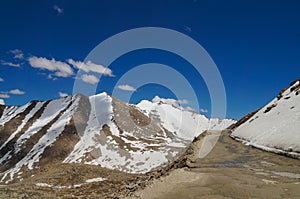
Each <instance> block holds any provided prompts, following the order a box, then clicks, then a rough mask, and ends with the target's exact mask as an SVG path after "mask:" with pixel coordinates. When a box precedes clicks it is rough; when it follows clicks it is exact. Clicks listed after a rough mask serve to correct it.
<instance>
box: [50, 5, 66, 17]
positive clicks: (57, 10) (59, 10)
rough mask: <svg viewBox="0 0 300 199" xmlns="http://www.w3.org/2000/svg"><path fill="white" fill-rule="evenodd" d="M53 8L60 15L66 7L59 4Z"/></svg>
mask: <svg viewBox="0 0 300 199" xmlns="http://www.w3.org/2000/svg"><path fill="white" fill-rule="evenodd" d="M53 9H54V10H55V11H56V12H57V14H58V15H62V14H63V13H64V9H62V8H60V7H58V6H57V5H54V6H53Z"/></svg>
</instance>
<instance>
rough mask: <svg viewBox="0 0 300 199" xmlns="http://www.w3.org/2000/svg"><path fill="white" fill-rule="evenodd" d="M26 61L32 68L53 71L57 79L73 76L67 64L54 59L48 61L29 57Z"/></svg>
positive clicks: (42, 58)
mask: <svg viewBox="0 0 300 199" xmlns="http://www.w3.org/2000/svg"><path fill="white" fill-rule="evenodd" d="M28 61H29V64H30V65H31V66H32V67H34V68H39V69H42V70H49V71H54V72H55V73H54V74H53V75H54V76H57V77H69V76H71V75H73V74H74V72H73V69H72V68H71V67H70V66H69V65H68V64H66V63H64V62H61V61H56V60H55V59H54V58H52V59H51V60H49V59H47V58H44V57H36V56H33V57H30V58H29V59H28ZM51 77H52V75H51Z"/></svg>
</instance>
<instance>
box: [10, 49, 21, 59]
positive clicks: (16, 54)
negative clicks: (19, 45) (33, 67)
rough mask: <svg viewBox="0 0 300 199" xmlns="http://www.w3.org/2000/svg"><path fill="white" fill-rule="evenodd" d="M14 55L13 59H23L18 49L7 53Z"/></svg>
mask: <svg viewBox="0 0 300 199" xmlns="http://www.w3.org/2000/svg"><path fill="white" fill-rule="evenodd" d="M9 52H10V53H11V54H13V55H14V59H24V53H23V52H22V51H21V50H19V49H14V50H10V51H9Z"/></svg>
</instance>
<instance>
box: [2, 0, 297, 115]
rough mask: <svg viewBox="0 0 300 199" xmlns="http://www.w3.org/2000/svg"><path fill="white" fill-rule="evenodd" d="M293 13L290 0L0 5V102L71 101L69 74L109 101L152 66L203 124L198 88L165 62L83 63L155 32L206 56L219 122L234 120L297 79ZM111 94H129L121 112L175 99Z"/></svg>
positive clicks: (142, 55) (152, 56)
mask: <svg viewBox="0 0 300 199" xmlns="http://www.w3.org/2000/svg"><path fill="white" fill-rule="evenodd" d="M299 10H300V3H299V1H296V0H295V1H293V0H289V1H279V0H272V1H271V0H270V1H264V0H263V1H253V0H252V1H248V0H246V1H230V0H229V1H223V0H218V1H217V0H205V1H200V0H190V1H189V0H182V1H180V0H179V1H155V0H153V1H144V0H136V1H46V0H45V1H15V0H10V1H1V3H0V26H1V31H0V35H1V36H0V78H1V79H0V99H4V100H5V103H6V104H8V105H22V104H25V103H27V102H28V101H30V100H48V99H53V98H57V97H59V94H61V95H64V94H72V92H73V85H74V81H75V77H76V74H77V72H78V68H79V66H81V67H85V68H84V69H85V70H94V72H95V71H98V73H101V74H103V75H102V77H103V78H101V80H100V83H99V82H97V81H98V80H97V79H95V78H93V77H92V76H91V75H90V76H85V77H82V78H83V79H84V80H85V81H86V82H88V83H87V84H90V85H97V92H102V91H107V92H109V93H111V92H112V91H113V89H114V88H115V87H118V86H121V85H116V83H117V82H118V79H120V77H121V76H122V74H124V73H126V71H129V70H130V69H132V68H133V67H135V66H137V65H140V64H145V63H151V62H156V63H161V64H165V65H168V66H171V67H173V68H174V69H176V70H178V71H179V72H180V73H181V74H183V75H184V76H185V78H186V79H187V80H188V81H189V82H190V84H191V85H193V89H194V90H196V93H197V97H198V99H199V106H200V108H201V109H203V110H208V112H207V113H205V114H207V115H208V116H209V115H210V110H211V101H210V97H209V94H208V90H207V87H206V85H205V83H204V81H203V80H202V78H201V76H200V75H197V74H196V73H195V71H194V69H193V67H192V66H190V65H189V63H188V62H186V61H185V60H183V59H181V58H180V57H178V56H176V55H174V54H172V53H168V52H164V51H160V50H155V49H148V50H137V51H134V52H131V53H128V54H126V55H124V56H121V57H120V58H119V59H117V60H116V61H115V62H113V63H112V64H111V66H109V68H110V70H103V68H101V67H102V66H101V64H100V63H93V62H91V63H87V62H85V61H84V60H85V57H86V56H87V55H88V54H89V53H90V51H91V50H92V49H93V48H95V47H96V46H97V45H98V44H99V43H100V42H102V41H104V40H105V39H107V38H109V37H111V36H113V35H115V34H117V33H120V32H123V31H126V30H129V29H133V28H139V27H164V28H169V29H173V30H176V31H179V32H181V33H183V34H186V35H188V36H189V37H191V38H193V39H194V40H196V41H197V42H198V43H199V44H201V45H202V46H203V47H204V48H205V49H206V51H207V52H208V53H209V54H210V56H211V57H212V59H213V60H214V62H215V63H216V65H217V67H218V69H219V71H220V73H221V75H222V78H223V81H224V85H225V89H226V94H227V117H230V118H236V119H238V118H240V117H242V116H243V115H244V114H246V113H249V112H251V111H253V110H255V109H256V108H259V107H261V106H263V105H264V104H266V103H267V102H268V101H270V100H271V99H272V98H273V97H275V96H276V95H277V93H278V92H279V91H280V90H281V89H282V88H284V87H287V86H288V85H289V83H290V82H291V81H293V80H295V79H297V78H299V76H300V75H299V72H300V56H299V55H300V12H299ZM93 64H94V65H93ZM89 67H90V68H89ZM88 68H89V69H88ZM91 68H92V69H91ZM81 69H83V68H81ZM101 70H102V72H101ZM99 71H100V72H99ZM157 72H158V73H159V71H157ZM137 78H143V77H137ZM120 88H121V89H125V90H129V91H125V90H122V92H133V93H132V97H131V102H138V101H139V100H141V99H151V98H153V97H154V96H155V95H160V96H161V97H175V96H176V95H175V94H174V93H173V92H172V91H171V90H170V89H168V88H166V87H164V86H160V85H156V84H150V85H144V86H142V87H140V88H137V90H136V91H130V90H134V89H136V88H130V85H129V86H127V87H126V86H125V85H123V87H122V86H121V87H120ZM120 91H121V90H120ZM186 98H187V99H188V98H189V96H186ZM181 100H182V99H181ZM193 105H194V103H193V102H189V104H185V106H191V107H192V108H194V107H193Z"/></svg>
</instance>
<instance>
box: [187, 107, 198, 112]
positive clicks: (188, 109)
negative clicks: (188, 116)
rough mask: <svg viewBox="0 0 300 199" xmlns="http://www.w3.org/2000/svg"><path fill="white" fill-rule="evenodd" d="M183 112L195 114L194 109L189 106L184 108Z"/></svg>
mask: <svg viewBox="0 0 300 199" xmlns="http://www.w3.org/2000/svg"><path fill="white" fill-rule="evenodd" d="M185 110H187V111H190V112H196V110H195V109H194V108H192V107H190V106H187V107H186V108H185Z"/></svg>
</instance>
